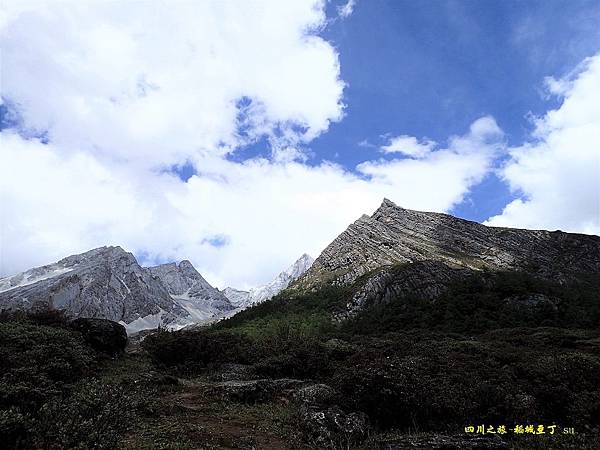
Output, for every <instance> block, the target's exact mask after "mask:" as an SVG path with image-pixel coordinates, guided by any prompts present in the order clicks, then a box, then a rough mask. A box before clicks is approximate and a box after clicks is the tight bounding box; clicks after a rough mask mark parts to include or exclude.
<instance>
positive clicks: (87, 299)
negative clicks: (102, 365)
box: [0, 247, 233, 333]
mask: <svg viewBox="0 0 600 450" xmlns="http://www.w3.org/2000/svg"><path fill="white" fill-rule="evenodd" d="M3 309H8V310H16V309H39V310H44V309H59V310H63V311H65V312H66V314H67V315H68V316H70V317H74V318H77V317H85V318H101V319H108V320H112V321H115V322H120V323H122V324H123V325H125V327H126V328H127V331H128V332H129V333H133V332H137V331H140V330H143V329H147V328H156V327H157V326H159V325H163V326H167V327H169V328H181V327H183V326H186V325H190V324H193V323H197V322H203V321H208V320H210V319H212V318H213V317H215V316H216V315H218V314H220V313H221V312H226V311H230V310H232V309H233V306H232V305H231V303H230V302H229V300H228V299H227V298H226V297H225V296H224V295H223V294H221V293H220V292H219V291H218V290H217V289H215V288H213V287H212V286H211V285H210V284H209V283H208V282H207V281H206V280H205V279H204V278H203V277H202V276H201V275H200V274H199V273H198V272H197V271H196V269H194V267H193V266H192V264H191V263H190V262H189V261H182V262H181V263H180V264H179V265H177V264H175V263H171V264H163V265H161V266H157V267H151V268H144V267H141V266H140V265H139V264H138V263H137V261H136V259H135V257H134V256H133V255H132V254H131V253H128V252H126V251H125V250H123V249H122V248H121V247H101V248H97V249H94V250H90V251H88V252H85V253H82V254H79V255H73V256H69V257H67V258H64V259H61V260H60V261H58V262H57V263H54V264H49V265H47V266H42V267H38V268H35V269H30V270H28V271H26V272H23V273H20V274H18V275H15V276H12V277H7V278H2V279H0V310H3Z"/></svg>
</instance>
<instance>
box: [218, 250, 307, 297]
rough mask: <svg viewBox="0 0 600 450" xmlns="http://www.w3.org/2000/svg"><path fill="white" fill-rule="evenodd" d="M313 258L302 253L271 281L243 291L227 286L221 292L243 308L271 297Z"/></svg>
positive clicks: (297, 276) (299, 272) (281, 289)
mask: <svg viewBox="0 0 600 450" xmlns="http://www.w3.org/2000/svg"><path fill="white" fill-rule="evenodd" d="M313 262H314V258H313V257H311V256H310V255H307V254H306V253H304V254H303V255H302V256H301V257H300V258H298V259H297V260H296V261H295V262H294V263H293V264H292V265H291V266H290V267H288V268H287V269H285V270H284V271H282V272H280V273H279V274H278V275H277V276H276V277H275V278H274V279H273V280H272V281H271V282H269V283H267V284H265V285H263V286H258V287H255V288H252V289H250V290H249V291H244V290H240V289H235V288H231V287H227V288H225V289H223V291H222V292H223V294H224V295H225V296H226V297H227V298H228V299H229V300H230V301H231V303H232V304H233V305H235V307H236V308H239V309H244V308H248V307H250V306H252V305H256V304H258V303H262V302H264V301H266V300H269V299H271V298H273V297H274V296H275V295H277V294H278V293H279V292H281V291H283V290H284V289H286V288H287V287H288V286H289V285H290V284H291V283H293V282H294V281H296V280H297V279H298V278H299V277H301V276H302V275H303V274H304V273H305V272H306V271H307V270H308V269H309V268H310V267H311V265H312V264H313Z"/></svg>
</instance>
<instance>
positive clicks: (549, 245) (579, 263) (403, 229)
mask: <svg viewBox="0 0 600 450" xmlns="http://www.w3.org/2000/svg"><path fill="white" fill-rule="evenodd" d="M418 261H438V262H442V263H444V264H446V265H448V266H449V267H453V268H466V269H472V270H481V269H489V270H527V271H530V272H534V273H536V274H537V275H538V276H541V277H545V278H552V279H556V280H559V281H566V280H568V279H571V278H572V277H576V276H577V274H578V273H584V272H585V273H600V237H598V236H589V235H583V234H573V233H563V232H561V231H554V232H549V231H540V230H520V229H511V228H494V227H487V226H484V225H481V224H479V223H476V222H471V221H468V220H463V219H459V218H456V217H453V216H450V215H447V214H440V213H431V212H420V211H412V210H409V209H404V208H401V207H398V206H396V205H395V204H394V203H393V202H391V201H390V200H387V199H385V200H384V201H383V203H382V205H381V206H380V207H379V208H378V209H377V210H376V211H375V213H374V214H373V215H372V216H371V217H369V216H367V215H363V216H362V217H361V218H360V219H358V220H357V221H356V222H354V223H353V224H351V225H350V226H349V227H348V228H347V229H346V230H345V231H344V232H343V233H342V234H340V235H339V236H338V237H337V238H336V239H335V240H334V241H333V242H332V243H331V244H330V245H329V246H328V247H327V248H326V249H325V250H324V251H323V252H322V253H321V255H320V256H319V257H318V258H317V259H316V260H315V262H314V264H313V265H312V267H311V268H310V269H309V270H308V271H307V273H306V274H305V275H304V276H303V277H301V279H300V280H299V282H298V285H299V286H304V287H313V286H317V285H321V284H323V283H333V284H337V285H347V284H351V283H353V282H354V281H356V280H357V279H358V278H359V277H361V276H363V275H365V274H367V273H369V272H371V271H373V270H376V269H379V268H382V267H386V266H392V265H395V264H410V263H414V262H418Z"/></svg>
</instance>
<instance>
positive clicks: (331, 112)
mask: <svg viewBox="0 0 600 450" xmlns="http://www.w3.org/2000/svg"><path fill="white" fill-rule="evenodd" d="M3 3H4V2H3ZM3 17H5V18H6V19H4V20H2V21H0V23H1V22H4V27H3V30H2V60H3V61H2V63H3V74H2V75H3V76H2V95H3V96H4V97H8V98H10V99H11V100H12V101H13V102H15V103H16V104H18V105H19V106H20V109H21V113H22V115H23V117H24V119H25V121H26V123H27V124H28V125H29V126H30V127H33V128H36V129H39V130H48V133H49V136H50V139H51V140H52V141H53V142H55V143H56V144H59V145H61V146H64V147H76V148H78V149H79V150H87V151H90V152H92V153H94V154H96V155H98V154H101V155H103V156H105V157H106V156H108V157H110V158H119V159H127V160H134V161H136V162H137V163H141V164H144V165H153V166H156V165H161V164H170V163H172V162H173V161H174V160H177V161H185V160H186V159H188V158H191V157H194V156H197V155H198V154H201V153H203V152H211V153H214V152H218V151H220V152H221V153H222V152H226V151H228V150H231V149H233V148H236V147H237V146H238V145H239V144H241V143H243V142H245V141H247V140H251V139H253V138H256V137H258V136H260V135H267V136H272V137H273V139H276V140H277V141H278V142H279V143H280V145H285V144H286V143H287V142H292V143H296V142H302V141H306V140H310V139H312V138H314V137H315V136H316V135H318V134H319V133H321V132H323V131H325V130H326V129H327V128H328V126H329V123H330V122H331V121H336V120H339V119H340V118H341V117H342V103H341V95H342V90H343V86H344V85H343V83H342V82H341V80H340V79H339V62H338V58H337V54H336V52H335V50H334V49H333V47H332V46H331V45H330V44H329V43H327V42H326V41H324V40H323V39H321V38H320V37H318V36H317V35H316V34H315V32H316V31H318V30H319V29H320V27H322V26H324V25H325V16H324V13H323V8H322V4H321V2H319V1H301V0H298V1H286V2H280V1H267V0H265V1H257V2H254V1H253V2H239V3H235V4H233V3H229V2H160V1H155V2H152V7H148V4H147V3H145V2H122V3H119V4H118V5H117V4H116V3H113V2H100V1H97V2H42V3H40V2H35V3H31V4H27V3H25V4H22V3H20V2H8V3H7V6H5V13H4V14H3ZM292 86H293V89H292V88H291V87H292ZM243 98H246V99H251V103H250V104H249V106H246V107H245V108H243V111H240V108H238V107H236V103H237V102H239V101H240V100H241V99H243ZM241 113H242V114H243V117H240V114H241ZM240 120H242V121H243V122H244V131H245V133H244V136H243V137H242V136H241V135H240V134H239V133H238V131H239V130H238V126H239V125H240ZM293 125H294V126H296V128H292V126H293ZM299 127H301V128H302V131H298V130H299Z"/></svg>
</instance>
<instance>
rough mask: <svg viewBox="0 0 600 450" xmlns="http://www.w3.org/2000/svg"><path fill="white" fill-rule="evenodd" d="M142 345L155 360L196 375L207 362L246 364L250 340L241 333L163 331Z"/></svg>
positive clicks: (251, 356) (214, 363)
mask: <svg viewBox="0 0 600 450" xmlns="http://www.w3.org/2000/svg"><path fill="white" fill-rule="evenodd" d="M142 346H143V348H144V349H145V350H146V351H147V352H148V353H149V354H150V356H151V357H152V359H153V360H154V362H155V363H157V364H159V365H161V366H164V367H168V368H172V369H175V370H177V371H179V372H182V373H186V374H196V373H198V372H201V371H202V370H203V369H205V368H207V367H208V366H210V365H216V364H222V363H243V364H245V363H249V362H251V359H252V358H253V351H252V343H251V342H250V341H249V340H248V339H247V338H245V337H244V336H242V335H240V334H236V333H227V332H208V331H204V330H203V331H177V332H171V331H165V330H159V331H158V332H156V333H154V334H151V335H150V336H148V337H146V339H144V341H143V343H142Z"/></svg>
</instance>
